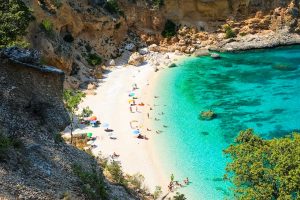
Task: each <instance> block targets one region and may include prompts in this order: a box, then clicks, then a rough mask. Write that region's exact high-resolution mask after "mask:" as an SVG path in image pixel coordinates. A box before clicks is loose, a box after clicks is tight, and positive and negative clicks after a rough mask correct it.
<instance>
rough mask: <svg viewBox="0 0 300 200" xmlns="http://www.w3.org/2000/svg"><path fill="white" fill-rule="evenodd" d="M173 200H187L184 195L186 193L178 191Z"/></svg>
mask: <svg viewBox="0 0 300 200" xmlns="http://www.w3.org/2000/svg"><path fill="white" fill-rule="evenodd" d="M173 200H186V197H185V196H184V194H180V193H179V192H176V195H175V196H174V197H173Z"/></svg>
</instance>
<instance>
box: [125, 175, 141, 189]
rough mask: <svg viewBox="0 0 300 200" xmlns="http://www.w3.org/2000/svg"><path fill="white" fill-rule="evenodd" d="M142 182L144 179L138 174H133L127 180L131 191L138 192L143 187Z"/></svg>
mask: <svg viewBox="0 0 300 200" xmlns="http://www.w3.org/2000/svg"><path fill="white" fill-rule="evenodd" d="M144 181H145V177H144V176H143V175H142V174H140V173H137V174H134V175H132V176H130V177H129V178H128V182H130V184H131V185H132V187H133V189H135V190H140V189H141V188H142V186H143V183H144Z"/></svg>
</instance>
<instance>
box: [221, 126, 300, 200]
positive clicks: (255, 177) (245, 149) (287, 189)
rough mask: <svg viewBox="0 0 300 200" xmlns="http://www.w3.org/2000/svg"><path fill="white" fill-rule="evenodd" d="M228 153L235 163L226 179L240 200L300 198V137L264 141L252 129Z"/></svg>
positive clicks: (245, 132) (241, 133)
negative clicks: (232, 185)
mask: <svg viewBox="0 0 300 200" xmlns="http://www.w3.org/2000/svg"><path fill="white" fill-rule="evenodd" d="M224 152H225V154H226V155H228V156H229V157H230V159H231V160H232V161H231V162H230V163H229V164H228V165H227V168H226V171H227V174H226V175H225V179H229V180H230V181H231V182H232V183H233V184H234V185H235V187H234V188H233V191H234V195H235V197H236V198H237V199H298V198H299V197H300V184H299V183H300V134H297V133H294V134H293V135H292V136H290V137H285V138H280V139H271V140H264V139H262V138H261V137H259V136H257V135H255V134H254V133H253V130H252V129H248V130H246V131H241V132H240V134H239V136H238V137H237V138H236V140H235V144H233V145H231V146H230V147H229V148H227V149H226V150H225V151H224Z"/></svg>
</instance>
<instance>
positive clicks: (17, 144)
mask: <svg viewBox="0 0 300 200" xmlns="http://www.w3.org/2000/svg"><path fill="white" fill-rule="evenodd" d="M21 146H22V142H21V140H19V139H16V138H10V137H7V136H5V135H3V134H1V133H0V161H3V160H5V159H6V158H7V157H8V155H7V153H8V151H9V150H10V149H12V148H15V149H19V148H21Z"/></svg>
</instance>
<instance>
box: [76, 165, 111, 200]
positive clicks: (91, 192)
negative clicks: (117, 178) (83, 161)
mask: <svg viewBox="0 0 300 200" xmlns="http://www.w3.org/2000/svg"><path fill="white" fill-rule="evenodd" d="M72 169H73V172H74V174H75V175H76V176H78V178H79V179H80V180H81V182H82V184H83V188H82V190H83V192H84V193H85V194H86V195H87V196H88V198H89V199H93V200H94V199H95V200H98V199H108V194H107V192H106V189H105V184H104V181H103V177H102V176H101V175H99V174H98V173H97V172H96V170H95V169H94V170H93V171H92V172H87V171H84V170H83V169H82V167H81V166H80V165H73V166H72Z"/></svg>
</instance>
